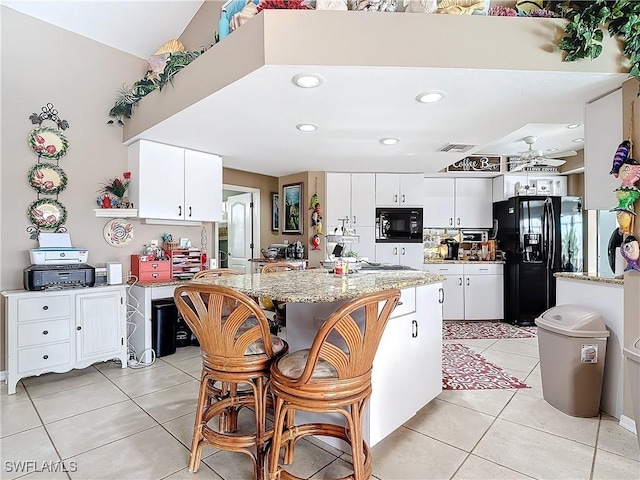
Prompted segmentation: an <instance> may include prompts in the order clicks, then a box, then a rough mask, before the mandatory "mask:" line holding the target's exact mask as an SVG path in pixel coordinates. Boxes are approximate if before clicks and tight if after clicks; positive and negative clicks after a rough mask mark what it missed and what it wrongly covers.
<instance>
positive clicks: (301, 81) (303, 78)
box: [291, 73, 324, 88]
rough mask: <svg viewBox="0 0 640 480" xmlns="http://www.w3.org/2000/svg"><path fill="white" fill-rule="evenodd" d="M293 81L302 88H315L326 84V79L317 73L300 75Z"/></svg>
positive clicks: (294, 77) (295, 76)
mask: <svg viewBox="0 0 640 480" xmlns="http://www.w3.org/2000/svg"><path fill="white" fill-rule="evenodd" d="M291 81H292V82H293V83H294V84H295V85H297V86H298V87H300V88H315V87H318V86H320V85H321V84H322V82H324V79H323V78H322V77H321V76H320V75H317V74H315V73H299V74H297V75H294V76H293V78H292V79H291Z"/></svg>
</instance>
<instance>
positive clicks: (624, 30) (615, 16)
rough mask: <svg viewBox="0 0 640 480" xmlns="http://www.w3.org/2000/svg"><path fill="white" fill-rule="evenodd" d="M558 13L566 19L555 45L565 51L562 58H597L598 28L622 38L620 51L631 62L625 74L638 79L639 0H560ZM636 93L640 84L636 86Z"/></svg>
mask: <svg viewBox="0 0 640 480" xmlns="http://www.w3.org/2000/svg"><path fill="white" fill-rule="evenodd" d="M558 9H559V10H560V13H561V14H562V16H564V17H565V18H568V19H569V24H568V25H567V27H566V28H565V31H564V33H565V37H564V38H563V39H562V40H561V41H560V43H559V44H558V47H559V48H560V49H561V50H564V51H565V52H567V56H566V57H565V59H564V60H565V61H566V62H571V61H574V60H578V59H580V58H590V59H594V58H598V56H600V54H601V53H602V40H603V38H604V34H603V32H602V28H604V27H606V28H607V31H608V32H609V36H610V37H613V36H618V37H619V38H620V39H621V40H622V41H623V42H624V44H625V45H624V48H623V50H622V53H623V54H624V55H626V56H627V58H628V59H629V63H630V64H631V70H630V71H629V76H630V77H633V78H636V79H638V80H640V2H639V1H637V0H615V1H605V0H596V1H595V2H575V3H574V2H569V1H567V2H563V3H562V4H561V5H559V6H558ZM638 96H640V88H639V90H638Z"/></svg>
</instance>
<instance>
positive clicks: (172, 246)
mask: <svg viewBox="0 0 640 480" xmlns="http://www.w3.org/2000/svg"><path fill="white" fill-rule="evenodd" d="M178 245H179V243H178V242H164V243H163V246H164V249H165V250H175V249H176V248H178Z"/></svg>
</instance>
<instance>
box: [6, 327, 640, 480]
mask: <svg viewBox="0 0 640 480" xmlns="http://www.w3.org/2000/svg"><path fill="white" fill-rule="evenodd" d="M462 343H464V344H465V345H467V346H469V347H470V348H472V349H473V350H475V351H476V352H478V353H481V354H482V355H484V356H485V357H486V358H487V359H488V360H490V361H492V362H494V363H496V364H498V365H500V366H501V367H503V368H504V369H505V370H507V371H508V372H509V373H511V374H512V375H514V376H516V377H518V378H519V379H521V380H523V381H525V382H526V383H527V384H528V385H530V386H531V388H526V389H513V390H484V391H483V390H475V391H450V390H449V391H444V392H442V394H441V395H439V396H438V397H437V398H436V399H435V400H433V401H432V402H431V403H429V404H428V405H427V406H425V407H424V408H423V409H422V410H421V411H419V412H418V413H417V414H416V415H415V417H413V418H412V419H410V420H409V421H408V422H407V423H406V424H405V425H404V426H402V427H400V428H399V429H398V430H396V431H395V432H393V433H392V434H391V435H390V436H389V437H387V438H386V439H385V440H383V441H382V442H381V443H379V444H378V445H376V446H375V447H374V448H373V457H374V458H373V474H374V477H375V478H377V479H381V480H391V479H530V478H537V479H556V478H558V479H559V478H566V479H616V480H622V479H634V480H638V479H640V451H639V449H638V443H637V439H636V437H635V435H633V434H631V433H629V432H628V431H627V430H624V429H623V428H621V427H620V426H619V425H618V423H617V420H616V419H615V418H613V417H610V416H608V415H606V414H603V415H602V416H601V417H596V418H575V417H571V416H568V415H565V414H563V413H562V412H560V411H558V410H556V409H555V408H553V407H552V406H550V405H549V404H548V403H546V402H545V401H544V399H543V398H542V388H541V380H540V369H539V364H538V349H537V339H535V338H534V339H513V340H469V341H463V342H462ZM199 371H200V358H199V350H198V348H196V347H186V348H181V349H178V351H177V353H176V354H175V355H171V356H168V357H163V358H161V359H158V360H157V361H156V363H155V364H154V365H153V366H152V367H150V368H146V369H142V370H134V369H130V368H127V369H121V368H119V367H118V366H117V365H115V364H114V363H111V362H109V363H101V364H96V365H95V366H93V367H89V368H86V369H83V370H74V371H71V372H68V373H65V374H48V375H43V376H40V377H34V378H29V379H25V380H23V381H22V382H21V384H20V385H19V386H18V392H17V394H15V395H7V387H6V385H2V386H1V388H0V413H1V417H0V419H1V424H0V436H1V438H0V452H1V455H2V457H1V458H2V470H1V471H0V478H3V479H10V478H17V477H21V478H31V477H37V478H53V479H58V478H61V479H65V478H71V479H77V478H86V479H98V478H107V479H125V478H131V479H145V480H146V479H180V478H184V479H192V478H202V479H218V480H219V479H225V480H236V479H249V478H251V477H252V469H251V464H250V462H249V460H248V458H247V457H245V456H244V455H242V454H239V453H229V452H222V451H216V450H214V449H213V448H205V450H204V452H203V463H202V465H201V467H200V470H199V472H198V473H197V474H191V473H189V472H188V471H187V468H186V466H187V462H188V457H189V447H188V446H189V445H190V440H191V434H192V428H193V413H194V411H195V399H196V394H197V387H198V382H197V380H196V379H197V378H198V376H199ZM399 394H401V392H399ZM390 407H392V406H390ZM27 461H32V462H36V463H35V465H34V464H33V463H32V464H27V465H25V464H24V463H23V464H22V466H20V465H19V464H18V462H27ZM60 461H63V462H64V465H65V467H66V469H67V470H69V471H68V472H61V471H57V472H54V471H52V470H56V469H58V470H59V468H60V463H57V462H60ZM349 461H350V457H349V455H347V454H343V453H342V452H340V451H337V450H335V449H333V448H332V447H329V446H327V445H326V444H324V443H322V442H319V441H317V440H315V439H311V440H309V441H306V440H303V441H302V442H301V443H300V444H299V447H298V448H297V449H296V461H295V463H294V465H293V466H291V467H288V468H289V469H290V470H291V472H292V473H294V474H296V475H298V476H301V477H304V478H312V479H325V478H335V477H337V476H341V475H344V474H346V472H347V471H348V468H349ZM44 462H50V463H44ZM27 466H28V468H27ZM34 466H35V467H39V468H43V467H44V469H45V470H46V471H44V472H41V473H35V472H33V470H34ZM71 470H73V471H71ZM29 472H32V473H29Z"/></svg>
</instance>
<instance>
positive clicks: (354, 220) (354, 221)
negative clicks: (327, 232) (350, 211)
mask: <svg viewBox="0 0 640 480" xmlns="http://www.w3.org/2000/svg"><path fill="white" fill-rule="evenodd" d="M353 223H358V222H357V221H356V216H355V215H354V216H353Z"/></svg>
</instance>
